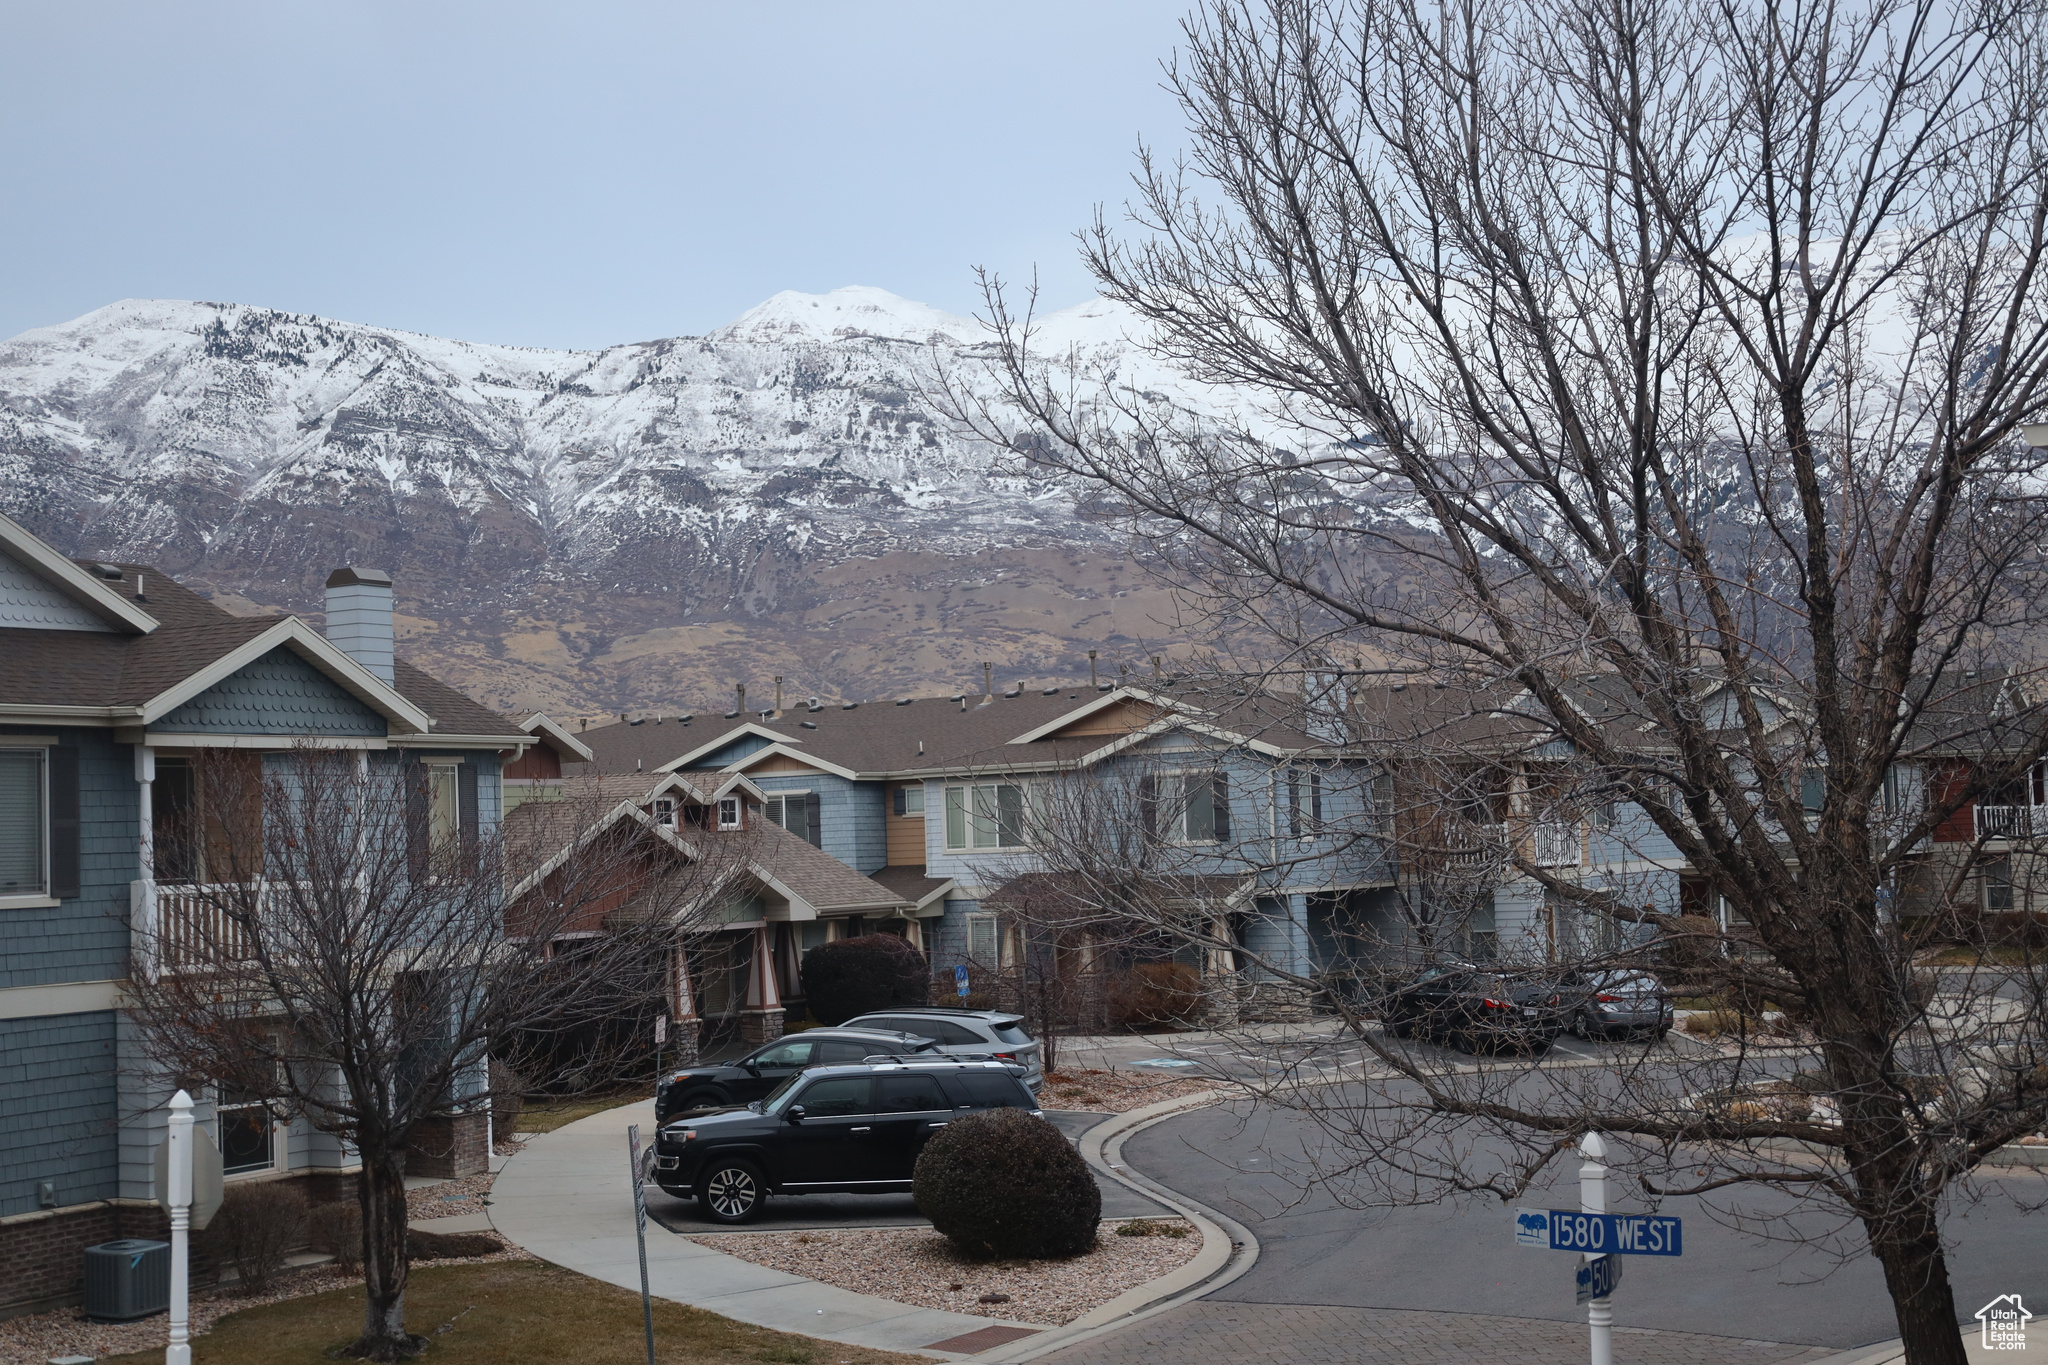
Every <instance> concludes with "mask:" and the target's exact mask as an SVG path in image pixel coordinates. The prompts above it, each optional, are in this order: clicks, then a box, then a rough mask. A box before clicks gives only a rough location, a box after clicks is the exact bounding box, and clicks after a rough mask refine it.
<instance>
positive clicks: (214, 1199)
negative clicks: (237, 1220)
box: [156, 1127, 221, 1232]
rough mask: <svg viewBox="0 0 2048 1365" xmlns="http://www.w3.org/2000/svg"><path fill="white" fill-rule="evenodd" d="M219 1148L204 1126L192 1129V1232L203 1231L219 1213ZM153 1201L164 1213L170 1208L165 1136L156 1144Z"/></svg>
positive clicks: (168, 1155)
mask: <svg viewBox="0 0 2048 1365" xmlns="http://www.w3.org/2000/svg"><path fill="white" fill-rule="evenodd" d="M220 1177H221V1169H220V1148H218V1147H216V1146H214V1145H213V1138H212V1137H210V1136H209V1135H208V1134H207V1131H206V1130H205V1129H204V1128H198V1127H195V1128H193V1130H192V1231H194V1232H204V1231H205V1230H206V1225H207V1224H208V1223H211V1222H212V1221H213V1215H215V1214H216V1213H219V1212H220ZM156 1202H157V1206H158V1207H159V1208H161V1209H163V1211H164V1212H165V1213H169V1212H170V1211H171V1144H170V1140H169V1139H168V1138H166V1139H165V1140H164V1141H162V1142H159V1143H158V1144H157V1145H156Z"/></svg>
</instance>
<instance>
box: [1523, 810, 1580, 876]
mask: <svg viewBox="0 0 2048 1365" xmlns="http://www.w3.org/2000/svg"><path fill="white" fill-rule="evenodd" d="M1580 845H1581V836H1580V833H1579V826H1578V825H1576V824H1565V823H1563V822H1561V821H1555V820H1543V821H1539V822H1538V823H1537V824H1536V826H1535V828H1534V829H1532V830H1531V831H1530V835H1529V858H1530V861H1531V862H1533V863H1535V864H1536V866H1538V867H1576V866H1578V863H1579V851H1580Z"/></svg>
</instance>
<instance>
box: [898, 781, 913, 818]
mask: <svg viewBox="0 0 2048 1365" xmlns="http://www.w3.org/2000/svg"><path fill="white" fill-rule="evenodd" d="M896 813H897V814H898V815H908V814H910V788H908V787H898V788H897V789H896Z"/></svg>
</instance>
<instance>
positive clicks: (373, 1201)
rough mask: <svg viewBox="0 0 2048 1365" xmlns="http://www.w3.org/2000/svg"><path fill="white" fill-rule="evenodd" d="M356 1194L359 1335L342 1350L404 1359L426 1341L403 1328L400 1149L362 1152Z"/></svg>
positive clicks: (384, 1358) (403, 1225)
mask: <svg viewBox="0 0 2048 1365" xmlns="http://www.w3.org/2000/svg"><path fill="white" fill-rule="evenodd" d="M356 1197H357V1201H358V1202H359V1203H360V1204H361V1206H362V1211H363V1335H362V1337H361V1338H360V1339H359V1340H357V1342H356V1343H355V1344H354V1345H353V1346H351V1347H349V1348H348V1350H347V1354H348V1355H351V1356H355V1357H358V1358H360V1359H363V1360H377V1361H397V1360H404V1359H406V1358H408V1357H410V1356H412V1355H415V1354H417V1353H418V1352H419V1351H420V1350H421V1349H422V1348H424V1347H425V1346H426V1344H427V1343H426V1341H425V1339H424V1338H421V1337H416V1336H413V1335H411V1334H409V1333H408V1332H407V1331H406V1330H405V1281H406V1274H407V1271H408V1269H409V1265H408V1261H407V1257H406V1246H405V1236H406V1223H407V1221H408V1220H407V1218H406V1206H405V1157H404V1155H403V1153H398V1152H385V1153H376V1154H373V1153H371V1152H369V1151H364V1153H363V1173H362V1175H361V1177H360V1178H359V1180H358V1182H357V1186H356Z"/></svg>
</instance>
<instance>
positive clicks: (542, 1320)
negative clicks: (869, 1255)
mask: <svg viewBox="0 0 2048 1365" xmlns="http://www.w3.org/2000/svg"><path fill="white" fill-rule="evenodd" d="M405 1298H406V1304H405V1308H406V1313H405V1316H406V1322H407V1325H408V1326H410V1327H411V1328H412V1330H413V1331H414V1332H416V1333H418V1334H420V1335H421V1336H424V1337H426V1338H427V1339H428V1340H429V1342H430V1343H431V1344H430V1345H429V1346H428V1347H427V1350H426V1352H425V1354H424V1355H422V1356H421V1357H420V1360H421V1361H422V1362H423V1365H565V1363H566V1362H571V1361H573V1362H575V1363H576V1365H645V1361H646V1359H647V1346H646V1337H645V1335H644V1333H643V1330H642V1327H641V1318H640V1296H639V1295H638V1294H637V1293H633V1292H630V1291H628V1290H624V1289H620V1288H618V1287H617V1286H616V1285H609V1284H605V1283H603V1282H601V1281H598V1280H592V1279H588V1278H586V1277H584V1276H582V1275H577V1274H575V1273H573V1272H571V1271H567V1270H563V1269H562V1268H560V1267H559V1266H552V1265H548V1264H546V1263H545V1262H542V1261H502V1262H498V1263H495V1264H488V1265H463V1266H425V1267H421V1268H418V1269H415V1270H414V1271H413V1273H412V1280H411V1283H410V1285H409V1287H408V1288H407V1290H406V1296H405ZM362 1321H363V1295H362V1290H361V1288H360V1287H356V1288H350V1289H340V1290H334V1291H332V1292H329V1293H326V1294H314V1295H311V1296H309V1297H307V1298H303V1299H292V1300H289V1301H287V1302H284V1303H275V1304H269V1305H266V1306H265V1307H261V1308H251V1309H248V1310H246V1311H244V1312H240V1313H235V1314H232V1315H231V1316H229V1317H226V1318H223V1319H221V1321H220V1322H219V1324H218V1325H216V1326H215V1327H214V1329H213V1331H211V1332H209V1333H207V1334H206V1335H205V1336H203V1337H200V1338H199V1339H197V1340H196V1341H194V1342H193V1343H192V1358H193V1361H194V1365H330V1362H331V1361H332V1360H333V1357H332V1356H330V1355H328V1354H327V1352H329V1351H330V1350H332V1349H333V1348H335V1347H337V1346H341V1345H345V1344H347V1343H348V1342H349V1341H351V1340H353V1339H354V1338H355V1336H356V1334H357V1333H358V1332H359V1331H361V1329H362ZM654 1345H655V1358H656V1359H657V1360H658V1361H660V1362H661V1365H911V1363H912V1362H913V1361H920V1360H922V1359H923V1358H922V1357H918V1356H906V1355H897V1354H895V1353H894V1352H890V1351H871V1350H867V1349H865V1348H863V1347H858V1346H842V1345H840V1344H839V1343H837V1342H832V1341H819V1340H817V1339H815V1338H812V1337H800V1336H792V1335H790V1334H789V1333H786V1332H771V1331H769V1330H767V1329H766V1328H762V1327H749V1326H747V1325H746V1324H745V1323H740V1322H734V1321H733V1320H732V1319H730V1318H723V1317H720V1316H718V1315H717V1314H716V1313H707V1312H705V1311H703V1310H702V1309H699V1308H685V1307H684V1306H683V1305H681V1304H676V1303H665V1302H663V1301H662V1300H660V1299H656V1300H655V1301H654ZM163 1358H164V1353H163V1348H162V1347H158V1348H156V1349H155V1350H152V1351H138V1352H136V1353H135V1354H133V1355H124V1356H108V1357H105V1358H104V1359H103V1360H102V1361H101V1362H100V1365H158V1362H161V1361H162V1360H163Z"/></svg>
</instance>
